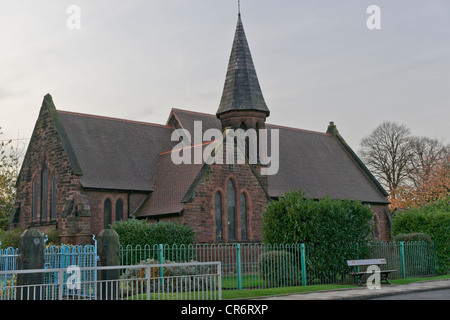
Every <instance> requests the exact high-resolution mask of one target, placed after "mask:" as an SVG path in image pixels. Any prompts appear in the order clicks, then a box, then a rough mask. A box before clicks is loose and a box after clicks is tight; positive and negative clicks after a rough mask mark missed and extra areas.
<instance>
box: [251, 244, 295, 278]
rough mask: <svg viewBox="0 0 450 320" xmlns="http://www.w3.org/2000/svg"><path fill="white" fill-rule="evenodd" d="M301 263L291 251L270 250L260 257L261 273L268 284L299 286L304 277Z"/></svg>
mask: <svg viewBox="0 0 450 320" xmlns="http://www.w3.org/2000/svg"><path fill="white" fill-rule="evenodd" d="M299 265H300V263H298V261H297V263H295V259H294V256H293V254H291V253H289V252H286V251H276V250H274V251H268V252H265V253H263V254H262V255H261V256H260V257H259V261H258V266H259V275H260V277H261V279H262V280H264V281H265V282H266V284H268V285H272V286H298V285H301V279H302V274H301V269H300V267H299Z"/></svg>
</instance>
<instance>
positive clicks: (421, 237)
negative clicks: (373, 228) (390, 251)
mask: <svg viewBox="0 0 450 320" xmlns="http://www.w3.org/2000/svg"><path fill="white" fill-rule="evenodd" d="M392 241H395V242H400V241H403V242H407V241H423V242H427V243H432V242H433V240H432V239H431V237H430V235H428V234H426V233H420V232H413V233H399V234H397V235H396V236H393V237H392Z"/></svg>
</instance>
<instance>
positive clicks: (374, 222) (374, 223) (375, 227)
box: [372, 214, 378, 239]
mask: <svg viewBox="0 0 450 320" xmlns="http://www.w3.org/2000/svg"><path fill="white" fill-rule="evenodd" d="M372 235H373V237H374V238H375V239H378V219H377V216H376V215H375V214H374V215H373V218H372Z"/></svg>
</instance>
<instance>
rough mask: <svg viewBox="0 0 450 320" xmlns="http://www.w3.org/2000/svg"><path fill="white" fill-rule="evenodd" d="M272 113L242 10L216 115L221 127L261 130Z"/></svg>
mask: <svg viewBox="0 0 450 320" xmlns="http://www.w3.org/2000/svg"><path fill="white" fill-rule="evenodd" d="M269 115H270V111H269V108H268V107H267V105H266V102H265V101H264V97H263V94H262V91H261V87H260V85H259V81H258V77H257V75H256V70H255V66H254V64H253V59H252V55H251V53H250V49H249V46H248V42H247V38H246V36H245V32H244V26H243V25H242V19H241V13H240V12H239V14H238V22H237V27H236V33H235V36H234V41H233V48H232V51H231V56H230V61H229V63H228V71H227V75H226V79H225V85H224V88H223V93H222V99H221V101H220V105H219V109H218V110H217V113H216V116H217V118H218V119H220V121H221V123H222V130H224V129H225V128H228V127H231V128H232V129H238V128H241V129H245V130H247V129H256V130H259V129H263V128H264V127H265V122H266V118H267V117H268V116H269Z"/></svg>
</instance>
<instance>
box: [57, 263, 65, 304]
mask: <svg viewBox="0 0 450 320" xmlns="http://www.w3.org/2000/svg"><path fill="white" fill-rule="evenodd" d="M63 292H64V270H63V269H60V270H59V271H58V300H60V301H61V300H62V299H63Z"/></svg>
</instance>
